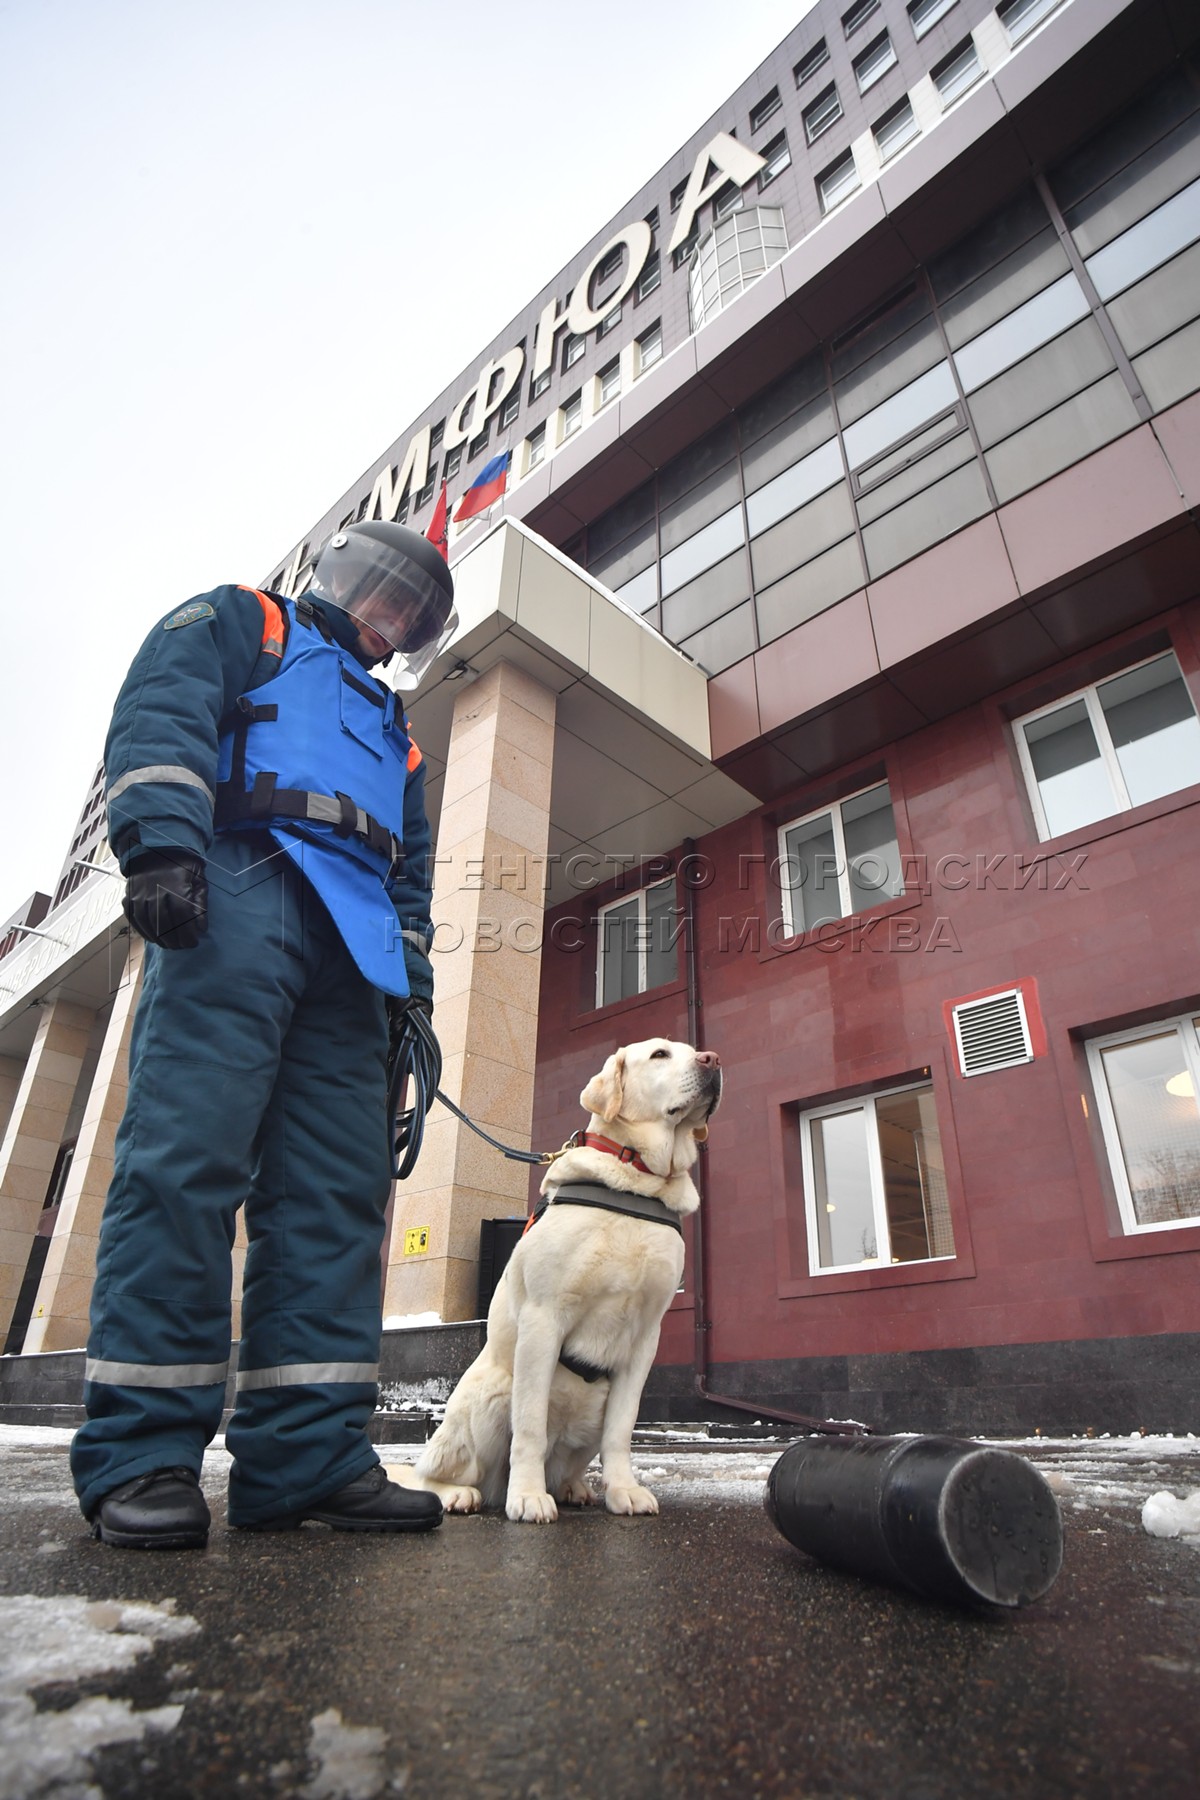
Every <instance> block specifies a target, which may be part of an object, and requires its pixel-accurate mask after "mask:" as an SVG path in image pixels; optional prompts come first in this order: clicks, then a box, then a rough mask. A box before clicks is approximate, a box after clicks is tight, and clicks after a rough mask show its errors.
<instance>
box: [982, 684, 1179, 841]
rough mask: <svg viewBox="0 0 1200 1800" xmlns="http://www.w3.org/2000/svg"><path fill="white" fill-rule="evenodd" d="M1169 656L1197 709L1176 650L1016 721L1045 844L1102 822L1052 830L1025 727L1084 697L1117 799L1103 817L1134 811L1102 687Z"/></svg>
mask: <svg viewBox="0 0 1200 1800" xmlns="http://www.w3.org/2000/svg"><path fill="white" fill-rule="evenodd" d="M1168 656H1169V657H1170V658H1171V661H1172V662H1173V663H1174V665H1175V671H1176V674H1177V675H1178V676H1179V679H1180V680H1181V681H1182V683H1183V685H1184V689H1185V691H1186V693H1187V696H1188V699H1189V700H1191V701H1192V708H1193V711H1194V710H1195V707H1196V703H1195V700H1194V699H1192V690H1191V688H1190V687H1189V686H1188V680H1187V676H1186V675H1185V674H1184V672H1183V669H1182V667H1181V666H1180V662H1179V658H1178V657H1177V656H1176V654H1175V652H1174V650H1160V651H1158V652H1157V653H1156V654H1155V655H1154V656H1143V657H1142V658H1141V660H1140V661H1138V662H1135V663H1130V664H1129V666H1128V668H1124V669H1114V670H1113V672H1112V674H1111V675H1105V676H1104V677H1103V679H1102V680H1100V681H1093V682H1091V683H1089V685H1088V686H1087V687H1081V688H1076V689H1074V691H1073V692H1072V693H1069V694H1064V695H1063V696H1062V698H1061V699H1059V700H1052V701H1051V702H1050V703H1049V705H1048V706H1039V707H1038V708H1037V709H1036V711H1034V712H1028V713H1022V714H1021V716H1020V717H1019V718H1017V719H1014V720H1013V722H1012V726H1013V735H1014V737H1015V738H1016V742H1017V757H1018V760H1019V762H1020V764H1021V774H1022V775H1023V776H1024V778H1025V791H1026V793H1027V794H1028V795H1029V804H1030V806H1031V807H1032V808H1033V817H1034V823H1035V824H1036V825H1037V833H1038V838H1039V840H1040V841H1041V842H1042V843H1046V842H1047V841H1048V840H1049V839H1050V838H1054V837H1067V836H1068V835H1069V834H1070V833H1071V832H1072V831H1083V830H1085V829H1086V826H1087V825H1088V824H1092V825H1098V824H1100V822H1101V821H1100V819H1091V820H1088V821H1086V822H1085V824H1083V825H1071V826H1068V827H1067V829H1066V830H1065V831H1051V829H1050V823H1049V820H1048V819H1047V818H1046V809H1045V807H1044V806H1043V805H1042V792H1041V788H1040V787H1039V786H1038V778H1037V773H1036V771H1035V769H1034V766H1033V757H1032V756H1031V755H1030V753H1029V743H1028V740H1027V738H1026V736H1025V726H1026V725H1034V724H1036V723H1037V721H1038V720H1039V719H1047V718H1049V717H1050V715H1051V713H1056V712H1061V711H1063V710H1064V708H1066V707H1068V706H1073V705H1074V704H1075V702H1076V701H1077V700H1082V701H1083V702H1084V705H1085V706H1086V708H1087V716H1088V722H1089V724H1090V725H1091V727H1092V731H1093V734H1094V735H1095V739H1096V743H1097V746H1098V747H1099V751H1100V760H1101V762H1102V763H1103V765H1104V772H1105V774H1106V775H1107V776H1108V779H1109V785H1110V786H1111V788H1112V790H1113V795H1114V798H1115V799H1116V802H1117V804H1116V805H1115V806H1114V807H1113V809H1112V812H1111V813H1104V814H1103V815H1102V817H1103V818H1105V819H1111V818H1115V817H1116V815H1117V814H1118V813H1123V812H1132V811H1133V801H1132V800H1131V799H1130V797H1129V789H1128V788H1127V787H1126V785H1125V777H1124V775H1123V774H1122V773H1121V764H1120V762H1119V760H1118V758H1117V752H1116V749H1115V747H1114V745H1113V741H1112V734H1111V732H1110V731H1109V729H1108V720H1107V719H1106V718H1105V716H1104V708H1103V707H1102V706H1101V704H1100V689H1101V688H1102V687H1105V686H1107V684H1108V683H1109V682H1110V681H1116V680H1118V679H1119V677H1120V676H1122V675H1132V674H1133V672H1134V670H1135V669H1144V668H1147V667H1148V666H1149V665H1150V664H1151V663H1156V662H1162V661H1164V659H1165V658H1166V657H1168ZM1185 785H1186V786H1189V787H1190V786H1191V785H1192V784H1191V783H1190V782H1188V783H1186V784H1185ZM1171 791H1172V792H1173V793H1180V792H1182V789H1179V788H1174V789H1172V790H1171Z"/></svg>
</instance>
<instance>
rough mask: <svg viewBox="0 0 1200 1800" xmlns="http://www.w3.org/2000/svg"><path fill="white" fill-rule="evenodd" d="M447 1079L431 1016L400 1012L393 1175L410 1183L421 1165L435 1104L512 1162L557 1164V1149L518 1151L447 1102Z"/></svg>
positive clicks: (391, 1065) (391, 1067) (393, 1057)
mask: <svg viewBox="0 0 1200 1800" xmlns="http://www.w3.org/2000/svg"><path fill="white" fill-rule="evenodd" d="M441 1079H442V1047H441V1045H440V1044H439V1043H438V1041H437V1037H436V1035H435V1033H434V1029H433V1024H432V1021H431V1020H430V1017H429V1014H428V1013H427V1012H426V1010H425V1008H424V1007H423V1006H408V1007H406V1008H405V1009H404V1011H403V1012H399V1011H398V1010H397V1012H396V1015H395V1017H394V1018H393V1020H392V1031H391V1045H390V1048H389V1051H388V1098H387V1116H388V1118H389V1119H390V1120H393V1121H394V1135H393V1139H392V1174H393V1177H394V1179H395V1180H397V1181H406V1180H407V1179H408V1177H409V1176H410V1175H411V1174H412V1172H413V1170H414V1169H415V1168H416V1166H417V1158H418V1157H419V1156H420V1154H421V1145H422V1143H423V1142H424V1138H425V1118H426V1115H427V1114H428V1112H429V1109H430V1107H431V1106H432V1105H433V1103H434V1101H435V1100H440V1101H441V1103H442V1105H443V1106H444V1107H446V1108H447V1109H448V1111H450V1112H452V1113H453V1114H454V1116H455V1118H456V1119H461V1121H462V1123H463V1124H464V1125H466V1126H468V1127H469V1129H470V1130H471V1131H473V1132H474V1133H475V1135H476V1137H481V1138H482V1139H483V1141H484V1143H485V1144H490V1145H491V1146H492V1149H493V1150H499V1152H500V1154H501V1155H502V1156H507V1157H508V1159H509V1161H510V1162H522V1163H531V1164H533V1165H535V1166H537V1167H542V1166H544V1165H545V1164H546V1163H550V1162H553V1161H554V1158H555V1157H556V1156H558V1155H559V1154H560V1152H559V1151H557V1150H514V1149H513V1148H512V1147H511V1146H510V1145H508V1144H502V1143H500V1142H499V1140H498V1139H496V1138H494V1137H491V1136H490V1135H489V1134H488V1133H487V1132H486V1131H484V1130H483V1128H482V1126H480V1125H476V1123H475V1121H474V1119H469V1118H468V1117H467V1115H466V1113H465V1112H463V1110H462V1108H461V1107H460V1106H455V1104H454V1102H453V1100H447V1098H446V1096H445V1094H443V1092H442V1090H441V1088H440V1087H439V1085H438V1083H439V1082H440V1081H441ZM410 1082H411V1084H412V1085H411V1088H410V1089H409V1100H410V1104H409V1105H408V1106H407V1107H405V1109H404V1110H403V1111H401V1110H400V1101H401V1098H402V1096H403V1095H404V1091H405V1084H406V1083H410Z"/></svg>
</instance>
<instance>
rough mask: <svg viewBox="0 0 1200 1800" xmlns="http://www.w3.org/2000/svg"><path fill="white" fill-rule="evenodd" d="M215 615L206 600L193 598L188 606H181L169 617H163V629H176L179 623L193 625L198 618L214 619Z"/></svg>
mask: <svg viewBox="0 0 1200 1800" xmlns="http://www.w3.org/2000/svg"><path fill="white" fill-rule="evenodd" d="M216 616H217V615H216V613H215V612H214V611H213V609H212V607H211V606H210V605H209V604H208V601H207V600H193V601H192V602H191V604H190V605H189V606H181V607H180V609H179V611H178V612H173V613H172V614H171V616H170V618H169V619H164V620H163V630H164V631H178V629H179V627H180V626H181V625H194V624H195V623H196V621H197V620H198V619H215V618H216Z"/></svg>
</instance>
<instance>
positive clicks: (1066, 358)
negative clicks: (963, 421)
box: [967, 319, 1113, 449]
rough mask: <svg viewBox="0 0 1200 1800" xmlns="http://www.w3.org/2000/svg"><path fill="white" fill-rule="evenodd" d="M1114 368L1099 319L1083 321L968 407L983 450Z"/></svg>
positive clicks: (976, 395)
mask: <svg viewBox="0 0 1200 1800" xmlns="http://www.w3.org/2000/svg"><path fill="white" fill-rule="evenodd" d="M1112 366H1113V359H1112V357H1111V355H1110V354H1109V350H1108V345H1107V344H1106V343H1105V342H1104V338H1103V335H1102V333H1101V331H1100V327H1099V326H1098V325H1097V323H1096V321H1095V320H1094V319H1081V320H1080V321H1079V324H1078V325H1072V327H1071V329H1070V330H1069V331H1064V332H1063V334H1062V336H1061V337H1057V338H1055V339H1054V340H1053V341H1052V342H1051V343H1049V344H1045V345H1043V347H1042V348H1041V349H1040V350H1037V351H1035V352H1034V354H1033V355H1032V356H1027V357H1026V358H1025V360H1024V361H1023V362H1019V363H1017V365H1016V366H1015V368H1012V369H1008V370H1006V371H1005V373H1004V374H1003V375H998V376H997V377H996V379H995V381H989V382H987V383H986V385H985V386H984V387H981V388H979V389H978V390H977V391H976V392H975V393H974V394H972V395H971V397H970V400H969V401H968V402H967V404H968V406H969V407H970V409H971V417H972V418H973V419H974V421H975V429H976V430H977V431H978V433H979V441H980V443H981V444H982V446H983V447H984V449H987V448H989V447H990V446H991V445H992V444H998V443H999V442H1000V440H1001V438H1006V437H1008V436H1009V434H1010V433H1011V432H1014V431H1018V430H1019V429H1020V427H1021V426H1022V425H1027V424H1028V423H1029V421H1030V420H1031V419H1038V418H1040V417H1041V415H1042V414H1043V413H1046V412H1049V411H1050V409H1051V407H1054V406H1058V405H1059V404H1060V402H1061V401H1063V400H1066V399H1067V398H1068V397H1069V396H1070V395H1071V394H1078V393H1080V392H1081V391H1082V389H1084V388H1086V387H1090V386H1091V384H1092V382H1093V381H1098V380H1099V379H1100V377H1101V376H1102V375H1106V374H1107V373H1108V371H1109V370H1110V369H1111V368H1112Z"/></svg>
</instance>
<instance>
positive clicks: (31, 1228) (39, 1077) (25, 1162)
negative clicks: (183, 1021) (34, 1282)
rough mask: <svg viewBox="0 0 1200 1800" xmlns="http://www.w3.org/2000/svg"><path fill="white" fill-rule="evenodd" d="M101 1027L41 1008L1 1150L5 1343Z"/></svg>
mask: <svg viewBox="0 0 1200 1800" xmlns="http://www.w3.org/2000/svg"><path fill="white" fill-rule="evenodd" d="M94 1023H95V1014H94V1013H93V1011H92V1010H91V1008H90V1007H87V1006H77V1005H75V1004H74V1003H73V1002H71V1001H67V1000H55V1001H52V1002H50V1003H49V1004H47V1005H45V1006H44V1007H43V1008H42V1016H41V1018H40V1019H39V1021H38V1028H37V1036H36V1037H35V1038H34V1041H33V1048H32V1050H31V1051H30V1052H29V1057H28V1059H27V1061H26V1063H25V1070H24V1073H23V1075H22V1077H21V1083H20V1086H19V1088H18V1090H17V1097H16V1101H15V1103H14V1105H13V1109H12V1116H11V1117H10V1119H9V1121H8V1126H7V1129H6V1130H5V1133H4V1141H3V1144H2V1145H0V1341H2V1340H3V1338H4V1335H5V1334H6V1333H7V1331H8V1327H9V1325H10V1324H11V1323H12V1315H13V1308H14V1307H15V1305H16V1301H17V1296H18V1294H19V1293H20V1291H21V1283H22V1281H23V1280H24V1278H25V1268H26V1265H27V1263H28V1262H29V1251H30V1247H31V1245H32V1244H33V1240H34V1236H35V1234H36V1232H37V1225H38V1216H39V1214H40V1213H41V1210H42V1206H43V1203H44V1201H45V1198H46V1189H47V1186H48V1185H49V1181H50V1176H51V1174H52V1172H53V1169H54V1159H55V1157H56V1156H57V1155H58V1151H59V1146H60V1145H61V1143H62V1138H63V1132H64V1130H65V1129H66V1124H67V1118H68V1115H69V1114H70V1111H71V1103H72V1101H73V1100H74V1098H75V1089H76V1086H77V1085H78V1082H79V1075H80V1071H81V1069H82V1068H83V1061H84V1057H85V1056H86V1055H87V1047H88V1034H89V1032H90V1031H91V1029H92V1026H93V1024H94Z"/></svg>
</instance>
